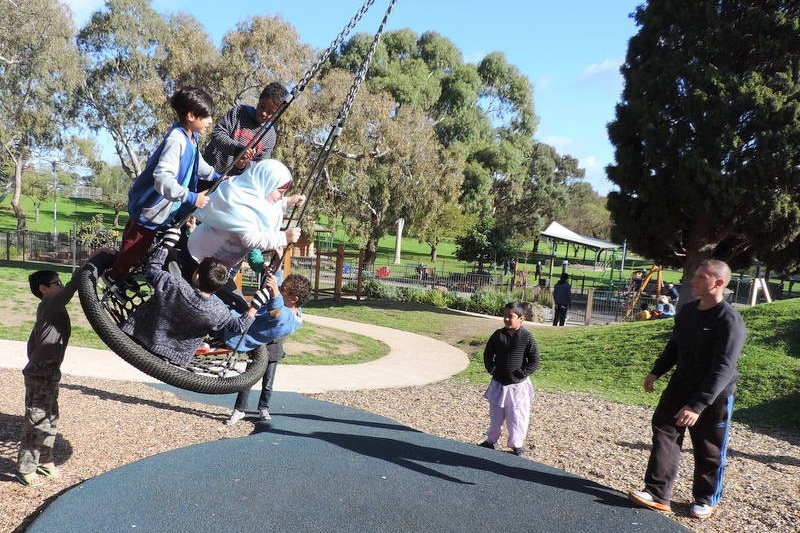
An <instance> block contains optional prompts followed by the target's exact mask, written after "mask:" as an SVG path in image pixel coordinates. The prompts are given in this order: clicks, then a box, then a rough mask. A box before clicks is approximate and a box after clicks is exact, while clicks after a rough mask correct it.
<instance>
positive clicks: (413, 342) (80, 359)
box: [0, 313, 468, 393]
mask: <svg viewBox="0 0 800 533" xmlns="http://www.w3.org/2000/svg"><path fill="white" fill-rule="evenodd" d="M303 316H304V317H305V320H306V321H307V322H309V323H312V324H319V325H322V326H326V327H330V328H334V329H341V330H344V331H349V332H352V333H359V334H361V335H366V336H368V337H372V338H374V339H378V340H380V341H383V342H385V343H386V344H388V345H389V354H388V355H386V356H384V357H381V358H380V359H376V360H374V361H370V362H368V363H361V364H357V365H342V366H336V365H281V366H280V370H279V371H278V372H277V373H276V375H275V390H278V391H288V392H301V393H316V392H326V391H330V390H357V389H370V388H371V389H386V388H396V387H409V386H413V385H424V384H426V383H434V382H436V381H441V380H444V379H447V378H449V377H450V376H452V375H454V374H457V373H458V372H460V371H462V370H463V369H465V368H466V367H467V363H468V361H467V356H466V354H464V352H462V351H461V350H459V349H458V348H455V347H453V346H450V345H449V344H447V343H445V342H442V341H438V340H435V339H431V338H429V337H424V336H422V335H417V334H415V333H407V332H405V331H399V330H396V329H391V328H385V327H380V326H372V325H369V324H362V323H359V322H349V321H346V320H339V319H336V318H328V317H322V316H314V315H310V314H308V313H305V314H304V315H303ZM0 353H3V354H4V355H3V357H2V358H0V366H2V367H8V368H20V369H21V368H22V367H24V366H25V363H26V362H27V357H26V347H25V342H22V341H9V340H0ZM61 371H62V373H64V374H69V375H72V376H86V377H97V378H109V379H118V380H124V381H141V382H155V380H154V379H153V378H152V377H150V376H148V375H147V374H144V373H142V372H140V371H139V370H137V369H136V368H134V367H133V366H131V365H129V364H128V363H126V362H125V361H123V360H122V359H121V358H120V357H118V356H117V355H116V354H114V353H113V352H111V351H109V350H97V349H93V348H81V347H76V346H68V347H67V353H66V356H65V358H64V363H63V365H62V366H61ZM253 387H254V388H260V387H261V381H260V380H259V381H258V382H257V383H256V384H255V385H254V386H253Z"/></svg>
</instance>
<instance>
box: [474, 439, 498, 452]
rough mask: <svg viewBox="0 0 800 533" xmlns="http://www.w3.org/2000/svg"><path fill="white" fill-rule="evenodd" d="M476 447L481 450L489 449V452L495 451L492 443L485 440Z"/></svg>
mask: <svg viewBox="0 0 800 533" xmlns="http://www.w3.org/2000/svg"><path fill="white" fill-rule="evenodd" d="M478 446H480V447H481V448H489V449H490V450H494V449H495V447H494V443H493V442H489V441H488V440H485V441H483V442H481V443H479V444H478Z"/></svg>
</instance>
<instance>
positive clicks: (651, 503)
mask: <svg viewBox="0 0 800 533" xmlns="http://www.w3.org/2000/svg"><path fill="white" fill-rule="evenodd" d="M628 499H629V500H630V501H632V502H633V503H635V504H636V505H639V506H641V507H647V508H648V509H653V510H654V511H666V512H671V511H672V509H671V508H670V506H669V505H667V504H664V503H659V502H657V501H655V499H653V495H652V494H650V493H649V492H647V491H646V490H632V491H630V492H628Z"/></svg>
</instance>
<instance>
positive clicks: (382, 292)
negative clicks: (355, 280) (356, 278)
mask: <svg viewBox="0 0 800 533" xmlns="http://www.w3.org/2000/svg"><path fill="white" fill-rule="evenodd" d="M363 289H364V294H365V295H366V296H367V298H373V299H375V300H392V299H394V298H395V296H396V294H395V292H396V291H395V289H394V287H393V286H391V285H386V284H385V283H381V282H380V281H375V280H374V279H368V280H367V281H365V282H364V284H363Z"/></svg>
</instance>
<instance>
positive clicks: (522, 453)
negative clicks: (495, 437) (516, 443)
mask: <svg viewBox="0 0 800 533" xmlns="http://www.w3.org/2000/svg"><path fill="white" fill-rule="evenodd" d="M511 453H513V454H514V455H516V456H517V457H525V448H512V449H511Z"/></svg>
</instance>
